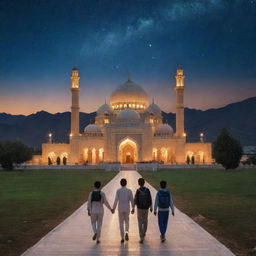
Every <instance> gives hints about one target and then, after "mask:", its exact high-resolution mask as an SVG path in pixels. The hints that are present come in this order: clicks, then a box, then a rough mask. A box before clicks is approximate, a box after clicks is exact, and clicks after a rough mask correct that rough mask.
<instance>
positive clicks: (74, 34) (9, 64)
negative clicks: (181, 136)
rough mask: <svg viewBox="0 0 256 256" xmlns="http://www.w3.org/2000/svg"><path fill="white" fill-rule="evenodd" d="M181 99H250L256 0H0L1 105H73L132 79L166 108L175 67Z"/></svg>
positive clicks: (93, 105) (5, 108)
mask: <svg viewBox="0 0 256 256" xmlns="http://www.w3.org/2000/svg"><path fill="white" fill-rule="evenodd" d="M179 65H181V66H182V67H183V68H184V70H185V75H186V81H185V86H186V97H185V100H186V103H185V105H186V106H187V107H190V108H198V109H208V108H212V107H220V106H224V105H225V104H228V103H230V102H235V101H239V100H242V99H245V98H248V97H251V96H256V0H170V1H168V0H122V1H121V0H112V1H111V0H66V1H65V0H62V1H60V0H58V1H57V0H51V1H50V0H49V1H47V0H22V1H21V0H11V1H10V0H0V91H1V93H0V112H7V113H12V114H30V113H33V112H36V111H40V110H46V111H49V112H52V113H55V112H63V111H69V109H70V91H69V87H70V72H71V69H72V68H73V67H77V68H79V70H80V76H81V80H80V88H81V93H80V102H81V104H80V106H81V111H83V112H91V111H95V110H96V109H97V108H98V107H99V105H101V104H102V103H104V101H105V98H106V99H107V100H108V99H109V96H110V94H111V92H112V91H113V90H114V89H115V88H116V86H117V85H118V84H121V83H123V82H125V81H126V80H127V73H128V72H130V73H131V76H132V79H133V80H134V81H135V82H136V83H138V84H140V85H141V86H142V87H143V88H144V89H145V90H146V91H147V92H148V93H149V95H150V97H152V96H155V102H156V103H157V104H158V105H159V106H160V107H161V108H162V109H163V110H164V111H168V112H169V111H172V112H173V111H174V104H175V93H174V91H173V87H174V86H175V79H174V76H175V72H176V68H177V67H178V66H179Z"/></svg>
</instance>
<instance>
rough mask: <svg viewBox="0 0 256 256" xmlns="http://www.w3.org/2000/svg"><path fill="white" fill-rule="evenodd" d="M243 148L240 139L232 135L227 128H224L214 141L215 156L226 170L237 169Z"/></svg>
mask: <svg viewBox="0 0 256 256" xmlns="http://www.w3.org/2000/svg"><path fill="white" fill-rule="evenodd" d="M242 155H243V148H242V146H241V144H240V142H239V141H238V140H236V139H235V138H234V137H232V136H231V135H230V133H229V132H228V130H227V129H226V128H224V129H222V130H221V132H220V134H219V135H218V137H217V139H216V140H215V141H214V142H213V157H214V158H215V161H216V162H217V163H218V164H221V165H222V166H223V167H224V168H225V169H226V170H228V169H236V168H237V167H238V166H239V163H240V160H241V157H242Z"/></svg>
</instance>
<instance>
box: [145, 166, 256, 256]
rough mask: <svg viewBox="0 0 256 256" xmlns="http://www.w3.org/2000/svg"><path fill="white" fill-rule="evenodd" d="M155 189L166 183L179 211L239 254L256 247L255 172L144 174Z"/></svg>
mask: <svg viewBox="0 0 256 256" xmlns="http://www.w3.org/2000/svg"><path fill="white" fill-rule="evenodd" d="M141 174H142V176H144V178H145V179H146V180H147V181H148V182H149V183H151V184H152V185H153V186H155V187H156V188H159V182H160V181H161V180H167V181H168V186H169V188H170V190H171V191H172V193H173V198H174V203H175V205H176V207H177V208H179V209H180V210H181V211H183V212H184V213H186V214H187V215H189V216H190V217H192V218H193V219H194V220H195V221H196V222H198V223H199V224H200V225H201V226H203V227H204V228H205V229H206V230H208V231H209V232H210V233H211V234H213V235H214V236H215V237H216V238H217V239H219V240H220V241H221V242H223V243H224V244H225V245H226V246H227V247H229V248H230V249H231V250H232V251H233V252H234V253H236V254H237V255H256V254H253V253H252V254H251V251H252V248H254V247H255V246H256V169H243V170H232V171H225V170H214V169H185V170H181V169H171V170H160V171H158V172H141Z"/></svg>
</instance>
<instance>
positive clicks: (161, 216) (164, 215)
mask: <svg viewBox="0 0 256 256" xmlns="http://www.w3.org/2000/svg"><path fill="white" fill-rule="evenodd" d="M168 218H169V211H158V226H159V230H160V233H161V235H162V236H164V235H165V232H166V229H167V224H168Z"/></svg>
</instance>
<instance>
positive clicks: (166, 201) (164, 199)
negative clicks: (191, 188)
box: [154, 181, 174, 243]
mask: <svg viewBox="0 0 256 256" xmlns="http://www.w3.org/2000/svg"><path fill="white" fill-rule="evenodd" d="M166 185H167V182H166V181H161V182H160V188H161V189H160V190H159V191H158V192H157V194H156V199H155V206H154V214H155V215H156V211H157V208H158V226H159V229H160V233H161V236H160V237H161V241H162V243H163V242H164V241H165V233H166V229H167V224H168V218H169V207H170V208H171V210H172V215H173V216H174V205H173V200H172V195H171V192H170V191H169V190H167V189H166Z"/></svg>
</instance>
